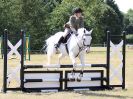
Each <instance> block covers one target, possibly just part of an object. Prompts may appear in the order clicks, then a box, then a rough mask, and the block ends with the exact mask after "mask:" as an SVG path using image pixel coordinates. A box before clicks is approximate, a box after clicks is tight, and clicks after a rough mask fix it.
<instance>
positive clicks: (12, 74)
mask: <svg viewBox="0 0 133 99" xmlns="http://www.w3.org/2000/svg"><path fill="white" fill-rule="evenodd" d="M9 67H10V66H9ZM20 68H21V66H17V67H16V68H15V69H13V70H11V69H10V70H9V71H8V72H9V74H8V75H7V77H8V79H7V85H8V86H9V84H10V82H11V81H12V80H13V79H15V80H16V81H17V83H18V84H19V85H20V77H19V75H18V72H20Z"/></svg>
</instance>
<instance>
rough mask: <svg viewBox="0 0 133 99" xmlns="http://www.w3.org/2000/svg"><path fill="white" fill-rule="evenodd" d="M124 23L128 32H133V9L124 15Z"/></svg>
mask: <svg viewBox="0 0 133 99" xmlns="http://www.w3.org/2000/svg"><path fill="white" fill-rule="evenodd" d="M124 25H125V29H126V31H127V33H129V34H133V10H132V9H130V10H129V11H128V12H127V14H125V17H124Z"/></svg>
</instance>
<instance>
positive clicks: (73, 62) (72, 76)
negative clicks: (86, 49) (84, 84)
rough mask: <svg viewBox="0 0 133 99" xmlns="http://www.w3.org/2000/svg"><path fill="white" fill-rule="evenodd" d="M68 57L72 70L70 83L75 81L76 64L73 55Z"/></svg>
mask: <svg viewBox="0 0 133 99" xmlns="http://www.w3.org/2000/svg"><path fill="white" fill-rule="evenodd" d="M69 56H70V59H71V61H72V64H73V70H72V72H71V76H70V80H71V81H75V78H74V76H75V69H76V66H77V64H76V59H75V57H74V55H73V53H70V54H69Z"/></svg>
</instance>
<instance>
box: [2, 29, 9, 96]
mask: <svg viewBox="0 0 133 99" xmlns="http://www.w3.org/2000/svg"><path fill="white" fill-rule="evenodd" d="M7 38H8V31H7V29H5V30H4V72H3V75H4V76H3V92H4V93H6V91H7Z"/></svg>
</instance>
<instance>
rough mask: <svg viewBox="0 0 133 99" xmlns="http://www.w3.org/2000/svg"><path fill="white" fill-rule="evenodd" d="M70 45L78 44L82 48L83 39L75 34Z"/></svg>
mask: <svg viewBox="0 0 133 99" xmlns="http://www.w3.org/2000/svg"><path fill="white" fill-rule="evenodd" d="M68 43H70V44H71V43H72V44H73V45H77V44H78V45H80V46H82V39H81V38H79V37H78V36H76V35H74V34H73V35H72V36H71V38H70V40H69V41H68Z"/></svg>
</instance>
